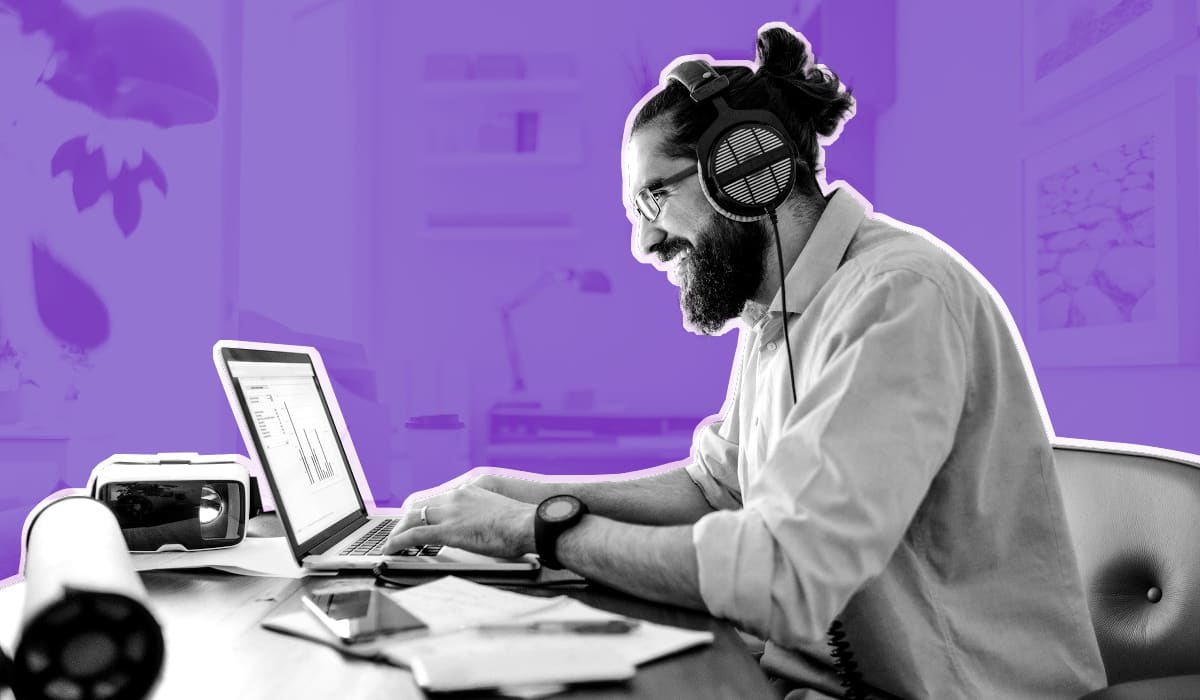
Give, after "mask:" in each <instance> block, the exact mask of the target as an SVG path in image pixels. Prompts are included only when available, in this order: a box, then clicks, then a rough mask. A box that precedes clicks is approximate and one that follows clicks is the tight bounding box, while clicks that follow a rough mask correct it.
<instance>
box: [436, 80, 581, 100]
mask: <svg viewBox="0 0 1200 700" xmlns="http://www.w3.org/2000/svg"><path fill="white" fill-rule="evenodd" d="M421 91H422V92H424V93H426V94H427V95H430V96H438V95H441V96H464V95H495V94H505V93H547V94H557V95H568V94H576V93H581V92H582V91H583V84H582V83H581V82H580V81H578V80H568V79H558V80H430V81H426V82H425V83H423V84H422V85H421Z"/></svg>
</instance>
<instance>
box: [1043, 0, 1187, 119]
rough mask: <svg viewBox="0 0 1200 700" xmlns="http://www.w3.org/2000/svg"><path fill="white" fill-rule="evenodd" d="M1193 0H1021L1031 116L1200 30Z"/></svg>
mask: <svg viewBox="0 0 1200 700" xmlns="http://www.w3.org/2000/svg"><path fill="white" fill-rule="evenodd" d="M1196 12H1197V10H1196V3H1195V2H1194V1H1191V0H1021V100H1022V112H1023V114H1024V116H1025V118H1026V119H1034V118H1038V117H1042V116H1046V115H1047V114H1053V113H1055V112H1056V111H1059V110H1061V109H1062V108H1063V107H1064V106H1066V105H1069V104H1070V103H1071V102H1072V100H1073V99H1075V98H1079V97H1084V96H1087V95H1089V94H1092V93H1094V92H1097V91H1099V90H1102V89H1103V87H1104V84H1105V81H1106V80H1112V79H1118V78H1120V77H1123V76H1124V75H1127V74H1129V73H1131V72H1132V71H1135V70H1137V68H1138V67H1139V66H1142V65H1145V64H1146V63H1147V62H1149V61H1152V60H1153V59H1154V58H1155V57H1156V56H1159V55H1161V54H1162V53H1163V52H1166V51H1170V50H1171V49H1173V48H1176V47H1178V46H1180V45H1182V44H1183V43H1185V42H1186V41H1188V40H1189V39H1192V38H1194V37H1195V36H1196V30H1197V24H1196V23H1197V15H1196Z"/></svg>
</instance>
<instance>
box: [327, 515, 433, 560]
mask: <svg viewBox="0 0 1200 700" xmlns="http://www.w3.org/2000/svg"><path fill="white" fill-rule="evenodd" d="M395 525H396V519H395V518H391V519H388V520H381V521H379V524H378V525H376V526H375V527H373V528H371V529H370V530H368V531H367V532H366V533H365V534H363V536H362V537H359V538H358V539H357V540H355V541H354V542H353V543H352V544H350V545H349V546H348V547H346V548H345V549H343V550H342V551H341V554H342V555H343V556H350V557H371V556H379V555H381V554H383V545H385V544H386V543H387V538H388V535H390V534H392V528H393V527H394V526H395ZM440 551H442V545H440V544H426V545H421V546H419V547H409V548H408V549H404V550H401V551H399V552H396V554H395V555H394V556H400V557H436V556H437V554H438V552H440Z"/></svg>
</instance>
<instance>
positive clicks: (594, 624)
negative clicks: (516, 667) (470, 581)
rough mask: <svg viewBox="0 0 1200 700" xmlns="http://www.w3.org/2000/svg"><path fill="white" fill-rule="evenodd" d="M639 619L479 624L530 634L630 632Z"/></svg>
mask: <svg viewBox="0 0 1200 700" xmlns="http://www.w3.org/2000/svg"><path fill="white" fill-rule="evenodd" d="M637 626H638V623H637V620H603V621H599V620H538V621H536V622H509V623H500V624H492V625H479V627H477V628H476V629H478V630H479V631H480V632H525V633H529V634H628V633H629V632H632V631H633V630H635V629H637Z"/></svg>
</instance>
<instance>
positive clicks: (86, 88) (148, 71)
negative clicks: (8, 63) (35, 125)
mask: <svg viewBox="0 0 1200 700" xmlns="http://www.w3.org/2000/svg"><path fill="white" fill-rule="evenodd" d="M70 29H71V31H69V32H63V34H66V35H65V36H63V35H61V34H60V35H59V36H57V37H56V39H57V40H56V42H55V49H56V51H55V62H54V63H53V65H52V67H51V68H48V69H47V72H48V73H49V75H48V76H47V77H46V78H45V81H44V82H45V83H46V85H47V87H49V88H50V89H51V90H53V91H54V92H55V93H56V94H57V95H59V96H60V97H63V98H65V99H68V100H72V101H74V102H78V103H80V104H83V105H86V106H87V107H89V108H91V109H92V110H94V111H95V112H97V113H98V114H100V115H101V116H104V117H107V118H110V119H135V120H139V121H145V122H149V123H151V124H154V125H156V126H159V127H162V128H167V127H172V126H179V125H181V124H198V123H201V122H207V121H209V120H211V119H212V118H213V117H215V116H216V114H217V104H218V83H217V71H216V67H215V66H214V64H213V61H212V57H211V56H209V53H208V50H207V49H206V48H205V46H204V44H203V43H202V42H201V41H200V39H199V38H198V37H197V36H196V35H195V34H194V33H192V31H191V30H190V29H188V28H187V27H185V26H184V25H182V24H180V23H179V22H177V21H176V20H174V19H171V18H170V17H167V16H166V15H163V14H161V13H159V12H154V11H152V10H144V9H136V8H128V9H119V10H112V11H109V12H102V13H100V14H98V15H95V16H94V17H90V18H87V19H83V20H82V21H77V22H75V23H73V26H71V28H70Z"/></svg>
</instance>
